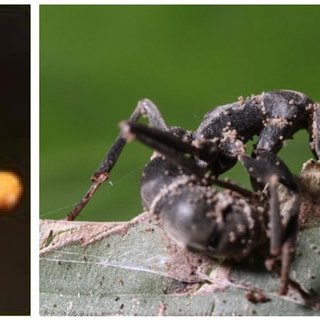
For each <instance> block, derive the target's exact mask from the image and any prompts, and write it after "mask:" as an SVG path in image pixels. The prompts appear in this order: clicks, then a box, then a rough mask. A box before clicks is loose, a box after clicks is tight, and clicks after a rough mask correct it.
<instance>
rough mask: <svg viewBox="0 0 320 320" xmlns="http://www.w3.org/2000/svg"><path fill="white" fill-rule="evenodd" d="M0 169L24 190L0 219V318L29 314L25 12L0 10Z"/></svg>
mask: <svg viewBox="0 0 320 320" xmlns="http://www.w3.org/2000/svg"><path fill="white" fill-rule="evenodd" d="M0 110H1V115H0V142H1V153H0V170H10V171H14V172H16V173H17V174H18V175H19V176H20V177H21V179H22V182H23V186H24V194H23V199H22V202H21V203H20V205H19V206H18V207H17V208H16V209H15V210H14V212H12V213H10V214H7V215H0V253H1V263H0V283H1V291H0V314H3V315H5V314H12V315H22V314H29V313H30V160H29V159H30V9H29V6H20V5H19V6H18V5H17V6H3V5H1V6H0Z"/></svg>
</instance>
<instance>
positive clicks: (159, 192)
mask: <svg viewBox="0 0 320 320" xmlns="http://www.w3.org/2000/svg"><path fill="white" fill-rule="evenodd" d="M141 116H145V117H147V118H148V120H149V126H148V125H144V124H141V123H138V120H139V118H140V117H141ZM120 127H121V133H120V134H119V136H118V137H117V139H116V140H115V142H114V144H113V145H112V147H111V148H110V150H109V152H108V153H107V154H106V156H105V158H104V160H103V162H102V163H101V165H100V167H99V168H98V170H97V171H96V172H95V173H94V175H93V177H92V181H93V183H92V185H91V187H90V188H89V190H88V191H87V193H86V194H85V196H84V197H83V198H82V199H81V201H80V202H79V204H78V205H77V206H76V207H75V208H74V209H73V210H72V211H71V212H70V213H69V215H68V216H67V218H66V219H67V220H74V219H75V218H76V216H77V215H78V214H79V213H80V211H81V210H82V209H83V207H84V206H85V205H86V204H87V203H88V201H89V200H90V199H91V197H92V195H93V194H94V192H95V191H96V190H97V188H98V187H99V186H100V185H101V184H102V183H103V182H104V181H106V180H107V179H108V177H109V173H110V171H111V170H112V168H113V166H114V165H115V163H116V161H117V159H118V157H119V156H120V154H121V151H122V150H123V147H124V146H125V144H126V142H127V141H130V140H132V139H137V140H139V141H140V142H142V143H144V144H145V145H147V146H149V147H151V148H152V149H153V150H154V151H155V152H154V154H153V156H152V157H151V160H150V162H149V163H148V164H147V165H146V166H145V169H144V173H143V176H142V180H141V198H142V202H143V206H144V208H145V209H146V210H147V211H149V212H151V213H154V214H156V215H158V216H159V217H160V218H161V219H162V221H163V225H164V229H165V231H166V232H167V234H168V235H169V236H170V237H171V238H173V239H174V240H175V241H176V243H177V244H178V245H180V246H182V247H185V248H187V249H189V250H192V251H195V252H199V253H203V254H206V255H208V256H212V257H223V258H227V259H241V258H244V257H246V256H248V255H249V254H250V252H251V251H252V250H253V249H254V248H257V247H258V246H260V245H262V244H264V243H268V244H269V258H268V259H267V260H266V266H267V268H268V269H269V270H271V271H276V272H277V273H278V274H279V276H280V279H281V285H280V289H279V294H281V295H285V294H286V293H287V291H288V286H289V285H291V286H292V287H294V288H296V289H297V290H298V291H299V292H300V294H301V295H302V297H303V298H304V299H305V301H308V300H309V301H310V300H311V298H310V297H311V296H310V294H309V293H308V292H306V291H304V289H302V287H301V286H300V285H299V284H298V283H297V282H295V281H294V280H292V279H290V277H289V269H290V263H291V261H292V258H293V256H294V253H295V248H296V241H297V233H298V218H299V208H300V197H299V188H298V185H297V183H296V181H295V179H294V177H293V174H292V173H291V172H290V170H289V169H288V167H287V166H286V165H285V163H284V162H283V161H282V160H281V159H280V158H279V157H278V156H277V153H278V151H279V150H280V149H281V147H282V144H283V141H284V140H286V139H289V138H291V137H292V136H293V134H294V133H295V132H297V131H298V130H300V129H307V130H308V131H309V132H310V146H311V149H312V151H313V153H314V155H315V157H316V159H319V158H320V104H318V103H315V102H313V101H312V100H311V99H310V98H308V97H307V96H306V95H305V94H303V93H300V92H296V91H291V90H279V91H272V92H263V93H261V94H260V95H252V96H251V97H248V98H246V99H244V98H242V97H241V98H239V99H238V101H237V102H234V103H231V104H227V105H223V106H218V107H216V108H214V109H213V110H211V111H210V112H208V113H207V114H206V115H205V117H204V119H203V120H202V122H201V123H200V125H199V127H198V128H197V129H196V130H195V131H194V132H192V131H188V130H185V129H182V128H179V127H172V126H167V125H166V123H165V121H164V119H163V117H162V116H161V114H160V112H159V110H158V108H157V107H156V105H155V104H154V103H153V102H151V101H150V100H148V99H144V100H141V101H139V102H138V105H137V107H136V108H135V109H134V111H133V113H132V115H131V116H130V118H129V119H128V121H126V122H122V123H121V124H120ZM254 135H258V141H257V144H256V145H255V146H254V148H253V152H252V155H251V156H248V155H246V153H245V144H246V142H247V141H248V140H250V139H252V137H253V136H254ZM238 160H239V161H240V162H241V163H242V164H243V165H244V167H245V169H246V170H247V172H248V174H249V176H250V179H251V184H252V187H253V189H254V191H255V192H252V191H249V190H246V189H244V188H241V187H239V186H237V185H235V184H232V183H229V182H225V181H221V180H219V179H218V176H219V175H221V174H222V173H224V172H226V171H228V170H229V169H230V168H232V167H233V166H234V165H235V164H236V163H237V161H238ZM279 184H282V185H284V186H285V187H286V189H287V191H288V194H289V196H290V197H291V199H292V202H291V207H290V210H288V212H287V213H286V216H282V214H281V212H280V207H279V199H278V192H277V187H278V185H279ZM212 185H218V186H222V187H224V188H225V190H224V191H222V192H217V191H215V190H214V189H213V188H212ZM263 190H267V195H266V193H263V192H261V191H263Z"/></svg>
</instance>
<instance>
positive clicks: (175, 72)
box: [40, 5, 320, 221]
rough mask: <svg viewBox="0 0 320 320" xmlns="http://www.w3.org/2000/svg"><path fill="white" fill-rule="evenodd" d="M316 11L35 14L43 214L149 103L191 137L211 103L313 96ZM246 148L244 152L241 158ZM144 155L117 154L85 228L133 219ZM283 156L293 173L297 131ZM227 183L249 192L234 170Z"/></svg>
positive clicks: (63, 203) (75, 195)
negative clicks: (142, 103)
mask: <svg viewBox="0 0 320 320" xmlns="http://www.w3.org/2000/svg"><path fill="white" fill-rule="evenodd" d="M319 30H320V7H319V6H213V5H212V6H41V8H40V50H41V52H40V59H41V74H40V77H41V110H40V112H41V114H40V116H41V119H40V120H41V131H40V134H41V141H40V143H41V145H40V147H41V181H40V183H41V217H43V218H49V219H50V218H51V219H58V218H62V217H64V216H65V215H66V214H67V213H68V211H69V210H71V208H72V207H73V206H74V204H75V203H76V202H77V201H78V200H79V199H80V198H81V197H82V195H83V194H84V192H85V191H86V190H87V188H88V186H89V183H90V181H89V178H90V176H91V174H92V173H93V172H94V171H95V169H96V168H97V167H98V165H99V163H100V161H101V160H102V158H103V157H104V155H105V152H106V151H107V149H108V148H109V147H110V146H111V144H112V142H113V140H114V139H115V137H116V136H117V134H118V132H119V129H118V123H119V122H120V121H121V120H125V119H127V118H128V116H129V115H130V114H131V112H132V110H133V108H134V107H135V105H136V102H137V101H138V100H139V99H141V98H144V97H148V98H150V99H152V100H154V102H155V103H156V104H157V105H158V106H159V108H160V110H161V112H162V114H163V116H164V118H165V119H166V121H167V123H168V124H171V125H178V126H182V127H184V128H188V129H193V130H194V129H195V128H197V126H198V125H199V123H200V122H201V120H202V118H203V116H204V114H205V113H206V112H207V111H208V110H210V109H212V108H213V107H215V106H217V105H221V104H225V103H229V102H233V101H235V100H237V97H238V96H241V95H243V96H248V95H251V94H259V93H260V92H262V91H268V90H274V89H292V90H297V91H302V92H305V93H306V94H308V95H309V96H310V97H312V98H313V99H315V100H320V86H319V82H320V78H319V74H320V63H319V57H320V32H319ZM248 151H250V148H249V150H248ZM150 155H151V151H150V150H149V149H147V148H146V147H144V146H142V145H140V144H139V143H137V142H132V143H130V144H129V145H128V147H127V148H126V149H125V150H124V152H123V154H122V156H121V158H120V160H119V163H118V165H117V166H116V167H115V168H114V170H113V171H112V174H111V181H112V182H113V186H111V185H110V184H108V183H107V184H105V186H103V187H101V190H99V191H98V192H97V194H96V196H95V197H94V198H93V200H92V201H91V202H90V204H89V205H88V207H87V208H86V209H85V210H84V211H83V213H82V215H81V217H80V219H82V220H98V221H102V220H110V221H111V220H126V219H129V218H131V217H133V216H135V215H137V214H138V213H140V212H141V210H142V208H141V204H140V195H139V180H140V176H141V172H142V170H143V165H144V164H145V163H146V162H147V161H148V159H149V157H150ZM280 156H281V157H282V159H283V160H285V161H286V163H287V164H288V165H289V166H290V168H291V169H292V170H293V171H294V172H295V173H298V172H299V171H300V170H301V166H302V163H303V162H304V161H306V160H307V159H309V158H311V157H312V155H311V152H310V148H309V143H308V135H307V133H306V132H299V133H298V134H296V136H295V137H294V139H293V140H292V141H290V142H289V143H288V145H287V147H285V148H283V150H282V151H281V152H280ZM227 176H229V177H231V178H233V179H234V180H236V181H238V182H239V183H240V184H242V185H245V186H247V187H248V186H249V181H248V175H247V173H246V172H245V171H244V170H243V168H242V167H241V166H240V165H238V166H236V167H235V168H234V169H233V170H231V171H229V172H227Z"/></svg>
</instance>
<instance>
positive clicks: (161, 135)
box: [121, 122, 219, 175]
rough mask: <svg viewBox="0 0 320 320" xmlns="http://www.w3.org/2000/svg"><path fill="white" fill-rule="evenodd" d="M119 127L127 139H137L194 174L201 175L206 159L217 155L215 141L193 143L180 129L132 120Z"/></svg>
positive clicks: (211, 158) (205, 165)
mask: <svg viewBox="0 0 320 320" xmlns="http://www.w3.org/2000/svg"><path fill="white" fill-rule="evenodd" d="M121 127H122V133H123V135H124V136H125V137H126V139H127V140H130V139H131V138H135V139H137V140H139V141H140V142H142V143H143V144H145V145H147V146H149V147H151V148H152V149H154V150H156V151H158V152H159V153H161V154H162V155H164V156H165V157H166V158H167V159H168V160H170V161H172V162H174V163H175V164H177V165H181V166H183V167H184V168H185V169H189V170H191V173H194V174H200V175H202V174H203V170H204V169H205V168H206V167H207V162H206V160H207V161H208V159H210V160H213V159H215V158H217V157H218V155H219V151H218V146H217V144H216V142H215V141H211V140H203V141H201V142H200V143H199V142H198V141H197V144H196V145H194V143H192V142H191V139H190V138H188V137H187V133H186V132H185V131H184V130H182V129H179V132H176V130H177V129H176V128H172V129H169V130H168V131H166V132H164V131H162V130H159V129H158V128H155V127H150V126H146V125H144V124H141V123H134V122H123V123H121ZM186 138H187V139H186ZM186 155H189V157H188V156H186ZM190 156H191V157H190ZM195 158H198V159H201V160H203V161H204V163H202V164H200V162H198V161H197V160H196V159H195Z"/></svg>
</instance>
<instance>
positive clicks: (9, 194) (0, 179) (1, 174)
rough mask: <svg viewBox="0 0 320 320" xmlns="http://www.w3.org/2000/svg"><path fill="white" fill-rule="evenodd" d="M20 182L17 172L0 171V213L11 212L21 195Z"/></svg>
mask: <svg viewBox="0 0 320 320" xmlns="http://www.w3.org/2000/svg"><path fill="white" fill-rule="evenodd" d="M22 191H23V187H22V182H21V180H20V178H19V177H18V175H17V174H15V173H14V172H9V171H0V213H11V212H12V210H13V209H14V208H15V207H16V206H17V204H18V203H19V200H20V199H21V196H22Z"/></svg>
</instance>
